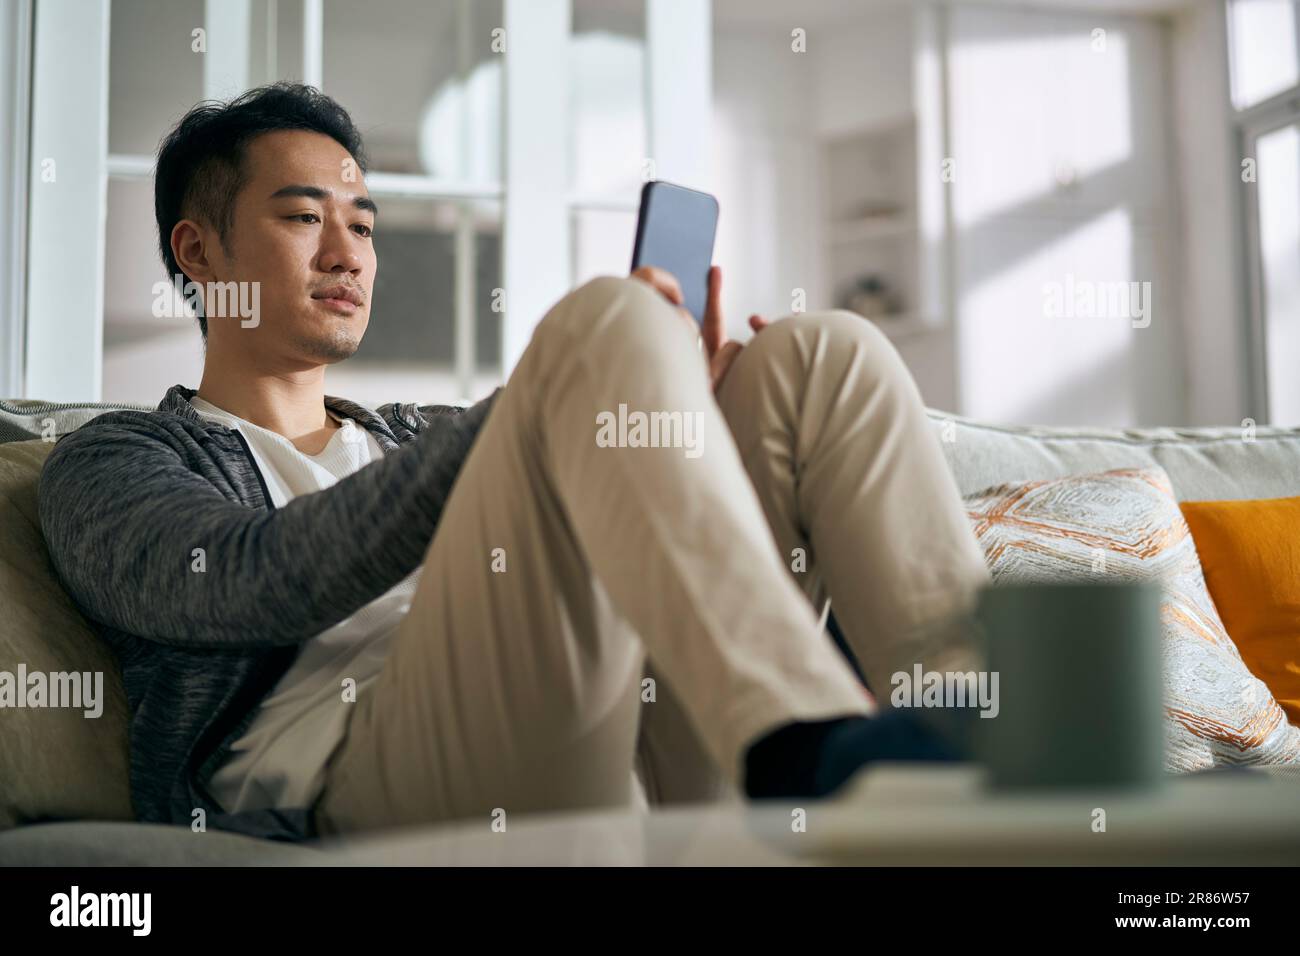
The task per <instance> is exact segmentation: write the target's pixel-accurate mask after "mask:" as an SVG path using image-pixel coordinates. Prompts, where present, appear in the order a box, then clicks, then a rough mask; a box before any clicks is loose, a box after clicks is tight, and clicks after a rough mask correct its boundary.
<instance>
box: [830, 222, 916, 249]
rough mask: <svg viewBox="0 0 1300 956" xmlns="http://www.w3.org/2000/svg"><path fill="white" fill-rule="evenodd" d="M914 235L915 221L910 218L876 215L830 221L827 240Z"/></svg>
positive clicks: (873, 238)
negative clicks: (865, 217) (868, 217)
mask: <svg viewBox="0 0 1300 956" xmlns="http://www.w3.org/2000/svg"><path fill="white" fill-rule="evenodd" d="M914 235H916V223H915V222H913V221H912V220H911V219H902V218H898V219H893V218H885V217H877V218H871V219H850V220H842V221H839V222H832V223H831V224H830V234H829V236H828V237H827V241H828V242H830V243H832V244H841V243H850V242H873V241H875V240H879V239H894V238H897V237H899V236H914Z"/></svg>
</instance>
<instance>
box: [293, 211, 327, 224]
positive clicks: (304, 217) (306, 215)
mask: <svg viewBox="0 0 1300 956" xmlns="http://www.w3.org/2000/svg"><path fill="white" fill-rule="evenodd" d="M289 218H290V219H302V220H309V219H310V220H315V221H316V222H319V221H320V217H319V216H317V215H316V214H315V213H314V212H300V213H298V215H296V216H290V217H289Z"/></svg>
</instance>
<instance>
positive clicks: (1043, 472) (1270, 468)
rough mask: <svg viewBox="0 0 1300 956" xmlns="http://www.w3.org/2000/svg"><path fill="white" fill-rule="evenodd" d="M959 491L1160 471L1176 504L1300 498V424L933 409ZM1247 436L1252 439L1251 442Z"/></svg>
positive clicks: (933, 418)
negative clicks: (1005, 417)
mask: <svg viewBox="0 0 1300 956" xmlns="http://www.w3.org/2000/svg"><path fill="white" fill-rule="evenodd" d="M929 415H930V421H931V423H932V424H933V425H934V428H935V432H936V434H938V435H939V437H940V441H941V443H942V445H943V451H944V454H945V455H946V456H947V459H948V464H949V466H950V467H951V468H952V471H953V475H954V476H955V477H956V479H957V486H958V488H959V489H960V490H961V493H962V495H971V494H974V493H976V492H979V491H983V490H985V489H986V488H990V487H992V486H994V485H1000V484H1003V483H1005V482H1011V481H1031V480H1037V479H1044V478H1061V477H1064V476H1066V475H1075V474H1086V473H1090V472H1099V471H1108V470H1111V469H1114V468H1147V467H1151V466H1152V465H1157V466H1159V467H1161V468H1163V469H1164V470H1165V471H1166V472H1167V473H1168V475H1169V478H1170V480H1171V481H1172V482H1173V484H1174V493H1175V494H1176V495H1177V496H1178V500H1179V501H1206V500H1226V499H1236V498H1285V497H1290V496H1292V495H1300V429H1296V428H1273V427H1259V428H1257V429H1255V431H1254V434H1253V435H1248V434H1245V433H1244V431H1243V429H1241V428H1127V429H1109V428H1043V427H1034V426H1015V425H990V424H987V423H984V422H977V421H972V420H971V419H966V418H959V417H957V416H954V415H949V414H947V413H946V412H941V411H936V410H933V409H932V410H930V412H929ZM1248 439H1249V440H1248Z"/></svg>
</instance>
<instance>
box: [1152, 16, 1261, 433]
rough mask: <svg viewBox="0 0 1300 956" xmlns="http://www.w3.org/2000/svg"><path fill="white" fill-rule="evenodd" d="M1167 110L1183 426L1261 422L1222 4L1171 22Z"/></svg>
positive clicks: (1239, 173) (1239, 159)
mask: <svg viewBox="0 0 1300 956" xmlns="http://www.w3.org/2000/svg"><path fill="white" fill-rule="evenodd" d="M1170 35H1171V48H1172V57H1171V60H1172V73H1173V89H1174V97H1173V103H1172V110H1173V117H1174V125H1175V129H1176V148H1177V154H1176V155H1177V167H1178V195H1179V198H1180V200H1181V201H1180V207H1181V225H1182V235H1183V262H1182V276H1183V290H1184V299H1183V303H1184V304H1183V329H1184V335H1185V357H1186V362H1187V382H1188V395H1187V419H1188V422H1189V424H1193V425H1231V424H1240V422H1241V420H1242V419H1243V418H1246V417H1252V418H1255V419H1256V420H1257V421H1260V422H1262V421H1263V420H1264V417H1263V414H1262V409H1257V408H1252V407H1251V404H1250V400H1249V397H1248V396H1249V394H1250V390H1249V383H1248V380H1247V376H1248V372H1247V367H1248V366H1247V355H1248V351H1247V328H1248V323H1247V312H1246V299H1245V297H1244V287H1243V284H1242V269H1241V258H1240V251H1241V248H1240V246H1241V244H1240V242H1239V239H1238V236H1239V235H1240V233H1239V232H1238V229H1239V219H1238V216H1239V210H1238V208H1237V195H1236V189H1237V188H1238V184H1240V182H1241V170H1240V165H1239V164H1240V161H1241V157H1240V156H1238V155H1237V152H1236V147H1235V143H1234V135H1233V129H1232V124H1231V122H1230V120H1229V92H1228V54H1227V37H1226V27H1225V20H1224V15H1223V6H1222V4H1221V3H1220V2H1219V0H1194V3H1193V4H1192V5H1191V6H1190V8H1189V9H1187V10H1184V11H1182V12H1180V13H1179V14H1178V15H1177V16H1176V17H1174V18H1173V20H1172V21H1171V27H1170Z"/></svg>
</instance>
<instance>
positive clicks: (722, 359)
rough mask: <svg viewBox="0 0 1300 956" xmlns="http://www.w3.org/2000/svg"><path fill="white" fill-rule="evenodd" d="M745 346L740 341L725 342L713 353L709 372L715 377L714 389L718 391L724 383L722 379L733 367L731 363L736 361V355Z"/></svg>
mask: <svg viewBox="0 0 1300 956" xmlns="http://www.w3.org/2000/svg"><path fill="white" fill-rule="evenodd" d="M743 348H744V346H742V345H741V344H740V343H739V342H724V343H723V345H722V348H720V349H718V351H717V352H715V353H714V354H713V358H712V359H711V360H710V361H709V374H710V377H711V378H712V379H713V390H714V391H715V392H716V391H717V390H718V388H719V386H721V385H722V380H723V379H724V378H726V376H727V371H728V370H729V369H730V368H731V363H732V362H734V361H736V356H737V355H739V354H740V353H741V350H742V349H743Z"/></svg>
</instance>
